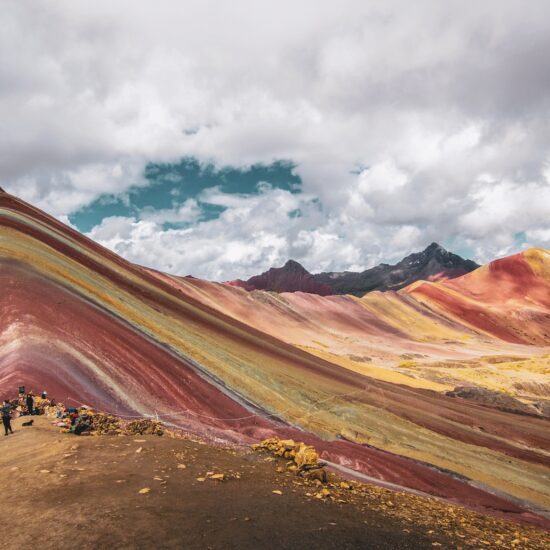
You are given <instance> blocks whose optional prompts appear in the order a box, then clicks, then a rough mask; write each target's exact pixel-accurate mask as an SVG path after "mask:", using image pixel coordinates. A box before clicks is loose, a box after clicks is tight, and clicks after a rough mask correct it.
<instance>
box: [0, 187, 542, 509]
mask: <svg viewBox="0 0 550 550" xmlns="http://www.w3.org/2000/svg"><path fill="white" fill-rule="evenodd" d="M0 277H1V279H2V287H3V293H2V295H1V296H2V297H1V306H2V307H1V318H0V330H1V335H0V344H1V348H0V390H2V391H3V392H4V393H7V392H13V391H14V389H15V388H16V386H17V385H19V384H25V385H27V386H29V387H32V388H33V389H35V390H36V391H40V390H41V389H43V388H46V389H48V390H49V391H50V394H52V395H53V394H56V395H57V396H58V398H59V399H66V398H70V399H75V400H80V401H87V402H90V403H91V404H93V405H97V406H101V407H102V408H106V409H108V410H113V411H118V412H121V413H124V414H127V415H132V414H135V415H143V414H155V413H156V414H159V415H160V417H161V418H163V419H164V420H166V421H169V422H172V423H174V424H176V425H179V426H182V427H185V428H187V429H191V430H193V431H194V432H196V433H199V434H201V435H206V436H209V437H212V438H221V439H225V440H227V439H230V440H236V441H242V442H250V441H252V440H255V439H258V438H260V437H262V436H264V435H266V434H268V433H274V432H278V433H286V434H288V433H294V432H293V430H294V428H293V427H294V426H296V427H299V428H301V429H303V430H306V431H307V432H310V433H311V434H313V435H312V436H307V434H305V433H304V434H302V435H301V437H303V438H304V439H305V438H306V437H315V436H317V437H322V438H325V439H327V440H333V439H334V438H335V437H336V436H339V435H340V436H343V437H345V438H346V439H348V440H351V441H352V442H355V444H352V443H345V442H343V441H339V442H334V443H326V444H325V443H322V442H319V441H318V440H317V441H318V445H319V447H320V448H321V450H323V451H324V452H325V453H326V456H330V458H331V459H332V460H334V461H336V462H340V463H343V464H347V465H349V466H351V467H353V468H356V469H358V470H360V471H362V472H365V473H367V474H369V475H374V476H375V477H383V478H385V479H387V480H390V481H393V482H398V483H402V484H404V485H406V486H410V487H415V488H420V489H422V490H427V491H429V492H432V493H434V494H440V495H442V496H447V497H449V496H452V495H455V496H456V498H459V499H461V500H463V501H467V500H470V501H472V502H478V503H479V502H481V501H483V502H484V503H485V504H486V505H488V504H487V503H488V502H489V501H491V499H492V498H494V497H490V496H487V494H486V493H482V492H480V491H478V490H477V489H476V490H474V489H473V488H471V487H469V486H468V485H466V484H464V483H463V482H458V481H456V480H452V478H450V477H449V476H448V475H446V474H443V473H438V472H436V471H435V470H433V469H431V468H427V467H426V466H424V465H421V464H418V463H416V462H413V461H410V460H407V459H406V458H400V455H401V456H404V457H409V458H412V459H419V460H422V461H425V462H428V463H431V464H434V465H436V466H439V467H441V468H446V469H449V470H453V471H455V472H458V473H461V474H463V475H465V476H467V477H470V478H473V479H476V480H478V481H480V482H483V483H486V484H488V485H489V486H491V487H494V488H497V489H499V490H501V491H504V492H507V493H510V494H512V495H515V496H517V497H520V498H524V499H526V500H528V501H530V502H533V503H535V504H537V505H538V506H546V505H547V504H548V499H549V497H550V490H549V488H548V485H547V483H546V482H545V479H546V478H545V477H544V476H545V475H547V473H548V464H547V462H548V458H547V455H546V454H545V452H544V451H545V450H546V449H548V447H549V444H550V441H549V435H548V430H547V423H546V422H545V421H544V420H540V419H537V418H529V417H515V416H513V417H512V418H510V415H509V414H508V413H504V412H501V411H493V410H489V409H486V408H484V407H480V406H476V405H468V407H467V408H466V407H464V405H463V404H462V403H461V402H459V401H458V400H456V399H452V398H448V397H444V396H442V395H440V394H438V393H436V392H433V391H430V390H428V389H424V388H421V387H406V386H403V385H398V384H395V383H390V382H389V381H386V382H384V381H380V380H376V379H374V378H371V377H367V376H364V375H363V374H361V373H360V372H359V371H357V370H352V369H349V368H343V367H341V366H338V365H336V364H335V363H334V362H330V361H327V360H323V359H321V358H319V357H315V356H313V355H312V354H310V353H306V352H304V351H303V350H300V349H298V348H297V347H296V346H292V345H290V344H289V343H285V342H283V341H282V340H281V339H280V338H277V337H276V336H277V334H274V333H273V335H269V334H267V332H269V331H268V330H267V328H266V326H264V325H262V324H261V323H260V322H259V320H256V321H253V320H249V321H248V322H249V324H245V323H244V322H242V320H238V319H236V318H235V315H231V316H228V315H226V314H227V313H231V312H230V310H231V308H230V307H229V306H228V305H224V306H223V307H222V306H221V305H220V304H217V303H216V300H212V299H211V298H210V300H211V303H208V301H207V300H206V298H204V297H203V299H202V300H201V301H199V300H198V299H197V296H192V295H191V293H190V292H186V291H184V289H183V288H182V287H180V286H178V280H176V279H171V280H170V281H167V280H166V278H165V276H162V275H160V274H154V273H151V272H149V271H147V270H145V269H142V268H140V267H138V266H134V265H132V264H130V263H128V262H126V261H124V260H122V259H121V258H120V257H118V256H116V255H114V254H112V253H110V252H108V251H106V250H105V249H103V248H101V247H100V246H98V245H96V244H95V243H93V242H92V241H90V240H88V239H86V238H84V237H83V236H81V235H80V234H78V233H77V232H75V231H72V230H71V229H69V228H67V227H66V226H64V225H62V224H60V223H58V222H56V221H55V220H53V219H52V218H50V217H48V216H46V215H45V214H44V213H42V212H40V211H39V210H36V209H34V208H32V207H30V206H29V205H27V204H25V203H23V202H21V201H18V200H16V199H14V198H13V197H10V196H9V195H6V194H0ZM203 290H204V289H203ZM203 290H201V292H202V291H203ZM234 290H235V291H236V292H240V291H239V290H238V289H234ZM297 299H301V298H300V296H297ZM343 299H344V300H345V301H344V302H343V304H344V305H340V302H330V301H329V302H328V303H329V304H330V305H328V306H327V307H326V308H324V302H311V303H310V302H309V301H306V302H305V305H304V306H303V307H304V311H305V313H304V314H302V315H301V316H300V315H294V321H293V323H294V324H289V325H287V327H286V330H288V331H293V330H294V331H295V332H297V333H298V331H299V330H300V327H301V326H305V327H307V326H309V325H308V323H313V325H312V326H313V328H312V329H309V328H308V329H307V331H305V332H306V333H307V334H309V331H311V330H315V329H316V327H320V326H322V325H323V324H324V323H328V322H330V324H331V326H333V329H331V330H332V331H333V332H334V338H337V339H339V341H341V343H342V345H343V346H344V347H345V346H347V345H348V344H347V343H346V338H351V340H352V342H351V344H350V345H351V346H352V348H350V349H354V348H353V346H354V345H356V342H361V341H362V340H365V335H366V338H367V339H369V338H373V339H375V340H376V341H377V342H379V343H380V345H381V346H382V347H383V348H384V347H385V348H387V349H388V350H389V349H390V348H393V347H394V345H397V346H398V347H401V348H402V349H405V348H406V342H407V340H408V336H407V333H406V331H400V330H398V329H397V328H395V327H391V326H390V325H389V324H388V323H387V322H385V321H381V320H377V319H376V316H374V315H373V314H372V313H371V312H369V311H368V308H364V307H363V306H362V305H361V304H360V301H359V300H355V299H347V298H346V297H343ZM259 300H260V301H261V300H262V298H259ZM326 300H331V299H330V298H326ZM231 307H233V306H231ZM280 307H281V308H282V309H283V310H284V308H285V307H286V306H284V304H282V305H281V306H280ZM352 307H353V308H355V307H359V308H361V311H363V312H364V313H362V316H360V320H359V321H358V322H357V325H356V326H355V328H354V331H353V334H352V336H351V337H350V336H347V330H348V329H347V327H348V322H349V321H348V319H347V317H346V315H344V313H345V311H346V310H347V309H348V308H352ZM292 309H293V308H291V310H292ZM317 310H321V313H320V314H321V318H320V320H318V321H315V322H314V319H313V312H314V311H317ZM285 315H286V313H285ZM303 317H305V318H306V319H305V320H304V321H303V322H302V318H303ZM308 317H309V319H308ZM369 324H372V328H370V329H369V328H368V327H369ZM447 325H448V326H449V330H457V329H456V327H455V325H456V323H453V322H449V323H446V326H447ZM264 329H265V332H262V330H264ZM281 330H285V326H284V325H283V328H282V329H281ZM304 330H305V329H304ZM468 330H469V329H468ZM468 330H467V331H466V332H467V333H471V331H470V332H468ZM459 332H460V333H462V330H459ZM474 334H475V333H474ZM319 337H320V338H325V336H324V335H323V334H321V333H319ZM388 338H389V340H388ZM327 342H328V343H324V346H325V348H323V346H321V348H323V349H325V350H326V351H331V350H330V349H329V348H328V346H329V345H330V343H331V340H327ZM309 343H310V344H312V345H317V344H315V343H314V338H311V339H310V341H309ZM418 345H419V346H421V348H420V349H422V350H424V352H427V351H428V350H429V349H432V348H430V347H429V346H431V345H432V344H429V343H428V344H426V343H422V342H420V343H419V344H418ZM426 346H428V347H426ZM434 349H435V348H434ZM337 351H338V350H337ZM350 353H352V352H351V351H350ZM388 353H389V351H388ZM434 353H435V351H434ZM367 374H372V373H367ZM405 378H408V377H405V376H402V379H405ZM402 379H401V378H400V379H398V380H397V381H398V382H402ZM414 385H415V384H411V386H414ZM416 385H417V386H422V385H423V383H418V384H416ZM270 415H272V416H270ZM278 419H280V420H278ZM361 443H368V444H369V445H371V447H365V446H362V445H360V444H361ZM375 448H379V449H382V450H383V451H377V450H376V449H375ZM384 451H391V453H393V454H387V453H386V454H384ZM483 499H485V500H483ZM487 499H489V500H487ZM497 500H498V499H497ZM491 502H492V501H491ZM494 505H495V506H499V507H501V506H504V505H503V504H502V503H499V504H494ZM509 506H511V505H509Z"/></svg>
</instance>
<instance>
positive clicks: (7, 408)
mask: <svg viewBox="0 0 550 550" xmlns="http://www.w3.org/2000/svg"><path fill="white" fill-rule="evenodd" d="M11 409H12V407H11V405H10V404H7V405H2V418H10V416H11Z"/></svg>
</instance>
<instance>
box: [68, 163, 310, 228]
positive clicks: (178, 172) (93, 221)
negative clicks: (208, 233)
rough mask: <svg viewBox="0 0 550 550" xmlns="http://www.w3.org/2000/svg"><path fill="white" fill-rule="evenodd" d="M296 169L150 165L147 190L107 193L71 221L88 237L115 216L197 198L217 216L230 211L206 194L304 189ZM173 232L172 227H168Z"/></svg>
mask: <svg viewBox="0 0 550 550" xmlns="http://www.w3.org/2000/svg"><path fill="white" fill-rule="evenodd" d="M294 168H295V166H294V164H292V163H291V162H288V161H276V162H273V163H272V164H269V165H264V164H255V165H252V166H250V167H249V168H245V169H241V168H234V167H231V166H226V167H222V168H218V167H216V166H214V165H213V164H201V163H200V162H199V161H198V160H196V159H194V158H184V159H182V160H181V161H180V162H178V163H174V164H168V163H162V164H161V163H149V164H148V165H147V166H146V167H145V171H144V177H145V179H146V180H147V183H148V184H147V185H145V186H137V185H136V186H133V187H131V188H130V189H129V191H126V192H125V193H122V194H104V195H101V196H100V197H99V198H97V199H96V200H95V201H93V202H92V203H91V204H89V205H87V206H85V207H83V208H81V209H80V210H78V211H77V212H75V213H73V214H71V215H70V216H69V219H70V221H71V223H72V224H73V225H75V226H76V227H77V228H78V229H79V230H80V231H82V232H84V233H86V232H88V231H91V229H92V228H93V227H95V226H96V225H99V224H100V223H101V221H102V220H103V219H105V218H109V217H112V216H123V217H135V218H136V219H139V218H140V217H141V213H142V212H151V211H153V212H154V211H157V210H166V209H174V208H177V207H178V206H180V205H182V204H184V203H185V201H186V200H188V199H197V200H198V204H199V207H200V209H201V219H202V220H210V219H215V218H217V217H218V216H219V215H220V214H221V213H222V212H223V211H224V209H225V208H224V207H223V206H220V205H216V204H208V203H207V202H204V201H201V200H199V199H198V196H199V195H200V194H201V193H202V192H203V191H204V190H205V189H209V188H212V187H217V188H218V189H219V190H220V191H221V192H223V193H235V194H240V195H254V194H258V193H259V192H260V189H261V187H262V185H263V184H268V185H269V186H270V187H273V188H278V189H284V190H287V191H290V192H291V193H298V192H300V191H301V187H302V182H301V180H300V177H299V176H297V175H296V174H295V173H293V170H294ZM168 225H169V227H170V228H181V227H184V226H185V223H184V222H177V223H174V222H170V223H169V224H168ZM167 228H168V227H167Z"/></svg>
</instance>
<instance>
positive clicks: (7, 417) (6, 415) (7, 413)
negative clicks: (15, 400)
mask: <svg viewBox="0 0 550 550" xmlns="http://www.w3.org/2000/svg"><path fill="white" fill-rule="evenodd" d="M11 409H12V406H11V405H10V402H9V401H7V400H6V399H4V403H3V404H2V423H3V424H4V429H5V430H6V433H5V434H4V435H8V434H10V433H11V434H12V433H13V430H12V429H11Z"/></svg>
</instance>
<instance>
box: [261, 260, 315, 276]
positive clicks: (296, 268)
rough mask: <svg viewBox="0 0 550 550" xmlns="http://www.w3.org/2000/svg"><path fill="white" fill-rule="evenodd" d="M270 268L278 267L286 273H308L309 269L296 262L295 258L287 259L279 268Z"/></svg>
mask: <svg viewBox="0 0 550 550" xmlns="http://www.w3.org/2000/svg"><path fill="white" fill-rule="evenodd" d="M271 269H280V270H282V271H285V272H287V273H308V274H309V271H308V270H307V269H306V268H305V267H304V266H303V265H302V264H300V263H298V262H297V261H295V260H288V262H287V263H286V264H285V265H284V266H283V267H280V268H276V267H275V268H273V267H272V268H271ZM270 271H271V270H270Z"/></svg>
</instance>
